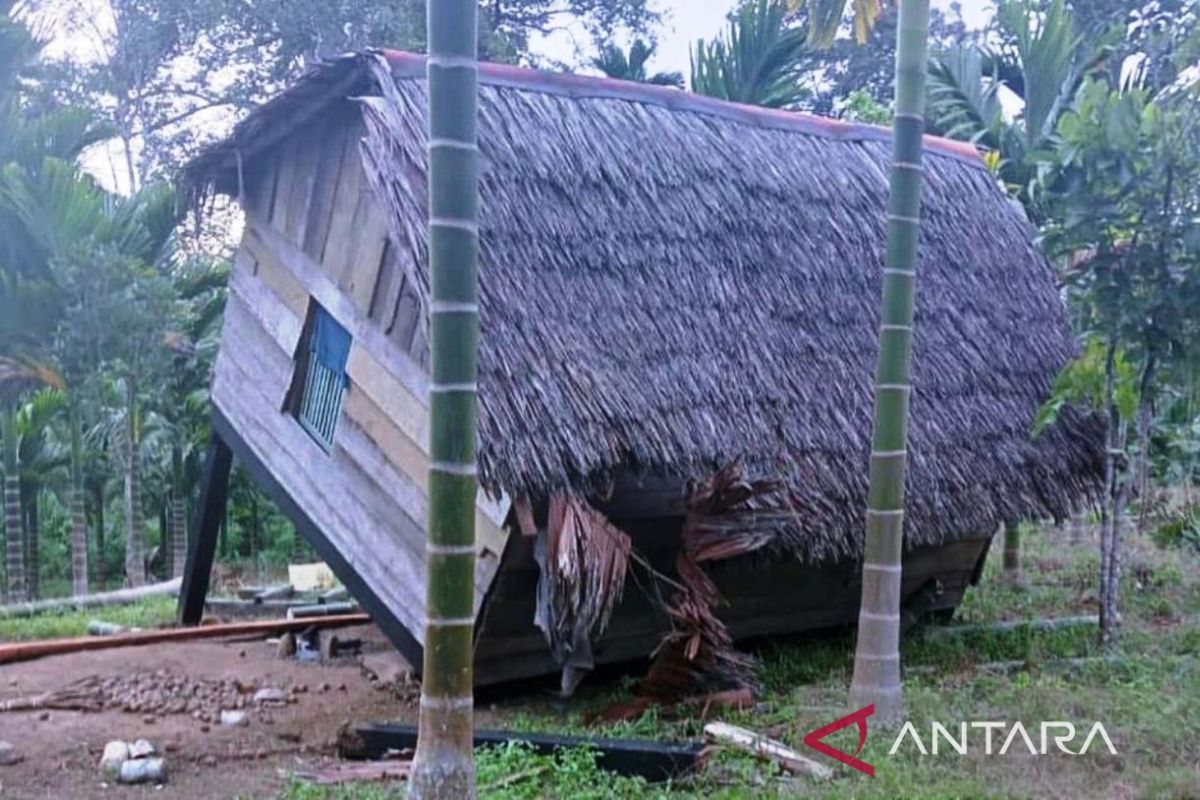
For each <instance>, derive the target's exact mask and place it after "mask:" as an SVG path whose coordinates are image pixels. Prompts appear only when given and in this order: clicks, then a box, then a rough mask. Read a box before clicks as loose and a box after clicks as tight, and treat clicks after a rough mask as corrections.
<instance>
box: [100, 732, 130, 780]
mask: <svg viewBox="0 0 1200 800" xmlns="http://www.w3.org/2000/svg"><path fill="white" fill-rule="evenodd" d="M128 758H129V745H128V744H126V743H125V742H121V741H117V740H113V741H111V742H109V743H108V744H106V745H104V755H102V756H100V768H101V769H103V770H104V771H105V772H111V773H112V774H113V775H116V774H117V773H118V772H120V771H121V764H122V763H123V762H125V761H126V760H128Z"/></svg>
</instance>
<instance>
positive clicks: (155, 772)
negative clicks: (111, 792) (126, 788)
mask: <svg viewBox="0 0 1200 800" xmlns="http://www.w3.org/2000/svg"><path fill="white" fill-rule="evenodd" d="M166 780H167V762H166V761H164V760H162V759H161V758H133V759H130V760H129V761H125V762H123V763H122V764H121V771H120V772H119V773H118V775H117V781H118V782H120V783H165V782H166Z"/></svg>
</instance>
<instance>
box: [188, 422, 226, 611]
mask: <svg viewBox="0 0 1200 800" xmlns="http://www.w3.org/2000/svg"><path fill="white" fill-rule="evenodd" d="M232 466H233V453H232V452H231V451H230V449H229V447H228V446H227V445H226V444H225V442H224V441H223V440H222V439H221V437H220V436H219V435H218V433H217V432H216V430H215V428H214V430H213V434H212V438H210V439H209V442H208V457H207V459H206V460H205V463H204V475H203V477H202V478H201V482H200V503H199V505H198V506H197V508H196V521H195V525H193V526H192V530H194V531H195V532H196V534H195V538H193V540H192V546H191V547H189V548H188V556H187V565H186V566H185V567H184V571H183V585H182V587H181V588H180V590H179V622H180V623H181V624H183V625H196V624H198V623H199V622H200V619H201V617H203V616H204V598H205V597H206V596H207V595H208V582H209V579H210V578H211V577H212V565H213V557H214V556H215V555H216V552H217V534H218V533H219V532H220V529H221V520H222V519H224V517H225V502H226V500H228V498H229V471H230V469H231V468H232Z"/></svg>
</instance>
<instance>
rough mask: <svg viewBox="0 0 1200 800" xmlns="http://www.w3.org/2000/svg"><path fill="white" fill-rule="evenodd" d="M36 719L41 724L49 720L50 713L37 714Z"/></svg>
mask: <svg viewBox="0 0 1200 800" xmlns="http://www.w3.org/2000/svg"><path fill="white" fill-rule="evenodd" d="M38 719H39V720H41V721H42V722H45V721H46V720H48V719H50V712H49V711H43V712H42V713H40V714H38Z"/></svg>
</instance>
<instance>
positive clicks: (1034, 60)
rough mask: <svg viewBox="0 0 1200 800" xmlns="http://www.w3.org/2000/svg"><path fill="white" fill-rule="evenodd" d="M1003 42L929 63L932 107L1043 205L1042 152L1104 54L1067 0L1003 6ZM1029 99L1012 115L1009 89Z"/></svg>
mask: <svg viewBox="0 0 1200 800" xmlns="http://www.w3.org/2000/svg"><path fill="white" fill-rule="evenodd" d="M996 27H997V32H998V34H999V36H1000V39H1001V41H1002V42H1004V43H1005V44H1004V45H1003V46H999V47H996V46H974V45H973V46H959V47H952V48H950V49H949V50H947V51H946V52H944V53H939V54H937V55H935V56H934V57H933V58H932V59H930V62H929V110H930V116H931V119H932V122H933V124H934V126H935V127H936V128H937V129H938V130H939V131H940V132H941V133H942V134H944V135H946V136H949V137H951V138H955V139H963V140H965V141H969V142H973V143H975V144H978V145H980V146H982V147H984V148H986V149H987V150H988V151H989V153H990V154H992V155H990V156H989V163H990V164H991V165H992V166H993V168H994V169H995V170H996V171H997V172H998V173H999V175H1000V177H1001V179H1002V180H1003V181H1004V182H1005V183H1006V184H1007V185H1008V186H1009V187H1010V188H1011V189H1012V190H1013V191H1014V192H1015V193H1016V195H1017V196H1018V198H1020V199H1021V201H1022V202H1023V203H1024V204H1025V206H1026V208H1027V209H1028V210H1029V211H1031V212H1035V211H1036V206H1035V203H1034V202H1032V201H1033V200H1034V197H1033V194H1034V192H1035V189H1036V183H1037V180H1036V179H1037V177H1038V165H1039V162H1044V161H1045V159H1044V158H1039V153H1044V152H1045V151H1046V150H1047V149H1049V148H1050V147H1052V145H1053V139H1054V131H1055V129H1056V128H1057V127H1058V121H1059V118H1060V117H1061V116H1062V114H1063V112H1065V111H1066V110H1067V107H1068V105H1069V103H1070V100H1071V98H1072V97H1073V96H1074V95H1075V91H1076V90H1077V89H1078V88H1079V85H1080V83H1081V82H1082V80H1083V78H1084V76H1085V75H1086V74H1087V72H1088V70H1089V69H1090V68H1091V67H1092V66H1093V64H1095V63H1096V62H1097V61H1098V60H1100V59H1102V58H1103V56H1104V53H1105V52H1106V51H1105V48H1103V47H1097V46H1095V44H1094V43H1092V42H1089V41H1086V40H1085V39H1084V38H1083V37H1082V36H1080V35H1079V34H1077V33H1076V32H1075V30H1074V26H1073V24H1072V22H1071V12H1070V11H1068V10H1067V7H1066V4H1065V2H1064V0H1052V2H1051V3H1050V4H1049V5H1048V6H1047V5H1046V4H1045V3H1039V2H1033V0H1005V1H1004V2H1001V3H999V4H998V6H997V8H996ZM1002 91H1007V92H1010V93H1011V96H1013V97H1015V98H1017V99H1018V100H1019V101H1020V103H1021V109H1020V111H1019V113H1017V114H1016V115H1015V116H1010V115H1008V114H1006V113H1005V109H1004V107H1003V105H1002V104H1001V92H1002Z"/></svg>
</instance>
